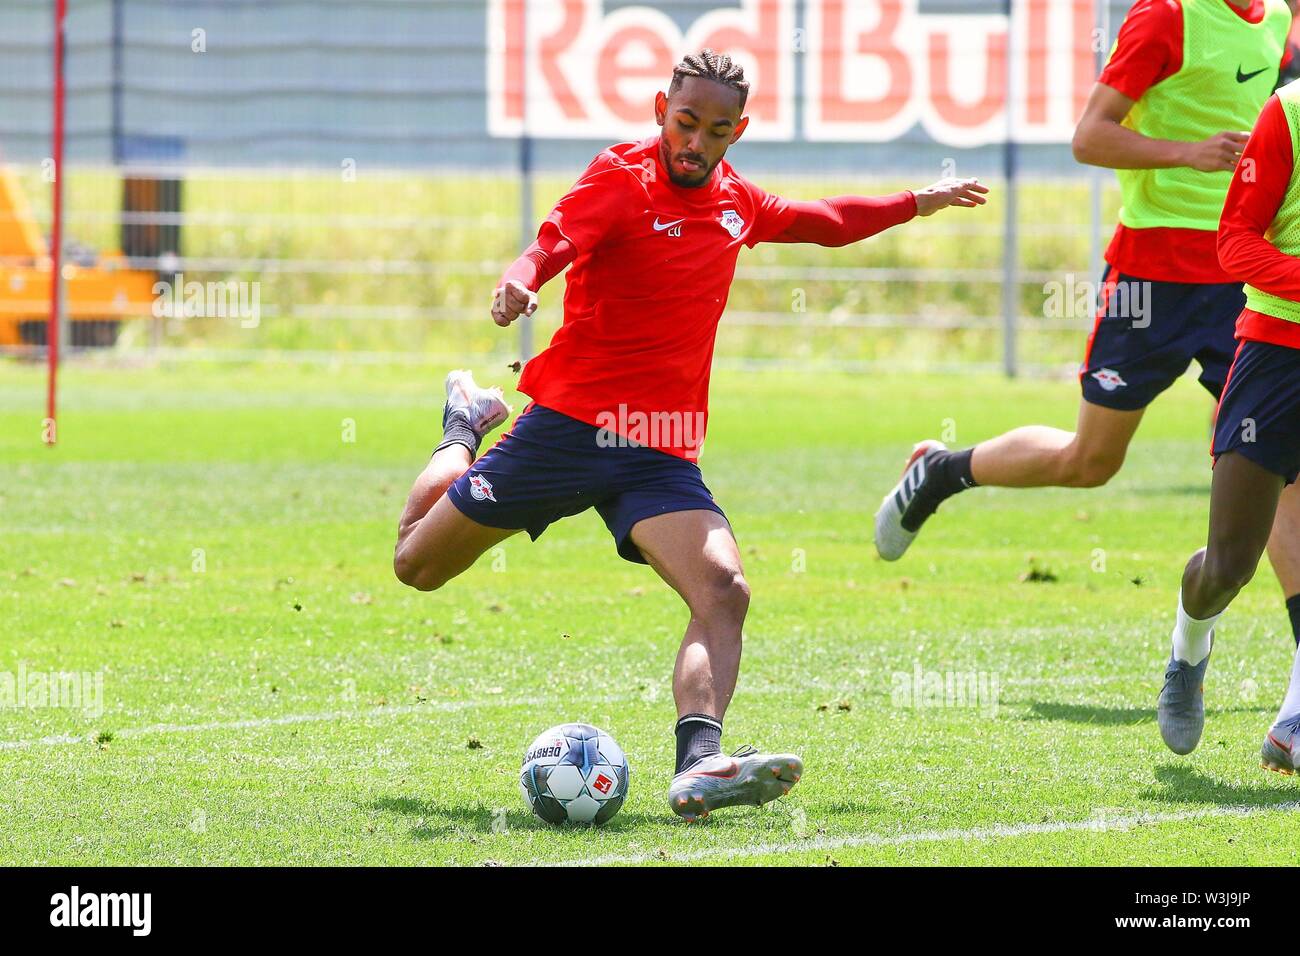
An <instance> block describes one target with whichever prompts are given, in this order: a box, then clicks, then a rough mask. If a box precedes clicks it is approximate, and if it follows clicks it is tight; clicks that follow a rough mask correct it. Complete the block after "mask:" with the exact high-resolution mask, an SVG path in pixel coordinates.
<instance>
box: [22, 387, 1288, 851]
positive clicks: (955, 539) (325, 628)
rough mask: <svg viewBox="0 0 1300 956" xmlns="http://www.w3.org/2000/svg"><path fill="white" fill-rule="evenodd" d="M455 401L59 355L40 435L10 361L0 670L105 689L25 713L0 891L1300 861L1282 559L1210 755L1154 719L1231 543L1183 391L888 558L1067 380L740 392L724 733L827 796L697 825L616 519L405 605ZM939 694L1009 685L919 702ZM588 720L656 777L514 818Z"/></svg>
mask: <svg viewBox="0 0 1300 956" xmlns="http://www.w3.org/2000/svg"><path fill="white" fill-rule="evenodd" d="M475 371H476V374H477V376H478V378H479V380H480V381H484V382H487V381H492V380H497V379H499V380H502V381H509V379H510V378H511V376H510V373H509V372H508V371H506V370H505V369H504V368H503V367H497V366H492V367H482V368H476V369H475ZM441 376H442V372H441V370H438V369H434V368H431V367H430V368H402V369H386V368H385V369H380V368H342V369H333V368H310V369H308V368H298V367H293V366H284V365H264V366H247V367H231V368H220V369H217V368H206V367H198V366H189V365H185V366H175V367H163V368H158V369H151V368H116V369H108V368H99V367H96V366H95V365H93V364H88V365H73V366H70V367H69V368H67V369H66V370H65V373H64V378H63V381H64V391H63V401H64V409H65V412H64V414H63V415H62V417H61V419H60V434H59V439H60V441H59V445H58V447H57V448H55V449H50V448H47V447H45V446H43V445H42V443H41V414H42V413H41V404H42V401H41V400H42V395H43V392H42V390H43V377H42V374H41V372H40V370H38V369H36V368H32V367H27V366H19V365H14V364H6V365H0V622H3V623H2V624H0V631H2V632H3V633H2V636H0V674H3V673H4V672H9V673H11V674H12V673H16V672H17V670H18V669H19V668H23V669H24V670H25V672H27V673H32V672H55V671H63V672H73V671H76V672H90V673H99V674H102V675H103V700H102V703H103V709H102V713H98V714H97V713H93V712H91V713H87V712H86V710H85V709H84V708H83V709H81V710H77V709H72V708H42V707H12V706H9V707H0V820H3V821H4V825H3V826H0V863H4V864H18V863H40V864H96V863H107V864H145V863H152V864H173V863H181V864H270V863H294V864H299V863H300V864H435V863H454V864H486V863H500V864H534V863H574V862H584V861H597V862H602V863H608V864H613V863H619V862H650V863H661V862H662V863H667V864H673V863H688V862H689V863H691V864H693V865H701V864H709V863H732V864H765V863H778V864H786V863H790V864H817V865H822V864H828V863H840V864H845V865H848V864H881V863H886V864H895V863H903V864H934V863H944V864H1001V863H1007V864H1171V863H1177V864H1192V863H1201V864H1241V863H1247V864H1254V863H1259V864H1263V863H1268V864H1285V863H1295V862H1296V857H1297V853H1298V851H1297V848H1296V843H1295V841H1294V840H1291V839H1289V838H1284V837H1283V836H1281V835H1282V834H1286V833H1289V832H1290V828H1291V827H1292V826H1294V825H1295V823H1296V818H1297V817H1296V814H1297V810H1296V808H1297V806H1298V805H1300V803H1298V801H1300V794H1298V793H1297V791H1296V789H1295V786H1294V784H1293V782H1292V781H1291V780H1289V779H1286V778H1282V777H1278V776H1275V775H1272V774H1268V773H1265V772H1264V771H1262V770H1260V769H1259V767H1258V763H1257V760H1256V752H1257V748H1258V745H1259V741H1260V739H1261V735H1262V734H1263V732H1264V731H1265V729H1266V728H1267V727H1268V725H1269V723H1270V721H1271V720H1272V717H1273V714H1274V711H1275V708H1276V706H1277V703H1278V701H1279V700H1280V697H1281V695H1282V693H1283V691H1284V689H1285V682H1286V679H1287V676H1288V673H1289V664H1290V660H1291V655H1292V647H1293V645H1292V642H1291V637H1290V633H1289V628H1288V626H1287V623H1286V617H1285V613H1284V611H1283V608H1282V604H1281V600H1280V596H1279V591H1278V588H1277V584H1276V581H1275V579H1274V577H1273V575H1272V572H1271V571H1270V570H1269V569H1268V568H1267V565H1264V566H1263V567H1261V570H1260V573H1259V575H1258V576H1257V578H1256V580H1255V581H1254V582H1253V583H1252V584H1251V585H1250V587H1249V588H1248V589H1247V591H1246V592H1245V594H1244V595H1243V596H1242V597H1241V599H1240V600H1239V601H1238V603H1237V604H1236V605H1234V607H1233V608H1232V609H1231V610H1230V612H1229V613H1228V615H1227V616H1226V617H1225V619H1224V622H1223V626H1222V628H1221V633H1220V635H1219V642H1218V648H1217V650H1216V654H1215V658H1214V661H1213V664H1212V666H1211V668H1210V671H1209V677H1208V681H1207V687H1206V696H1207V706H1208V712H1209V713H1208V723H1207V729H1206V735H1205V739H1204V741H1203V743H1202V746H1201V748H1200V750H1199V751H1197V752H1196V753H1195V754H1193V755H1192V756H1190V757H1184V758H1180V757H1176V756H1174V755H1173V754H1171V753H1169V752H1167V751H1166V750H1165V749H1164V747H1163V745H1162V744H1161V742H1160V738H1159V734H1158V733H1157V731H1156V727H1155V723H1154V702H1155V695H1156V692H1157V690H1158V684H1159V680H1160V675H1161V671H1162V668H1163V664H1164V661H1165V658H1166V655H1167V641H1168V634H1169V630H1170V626H1171V616H1172V609H1173V601H1174V598H1175V595H1176V593H1177V586H1178V576H1179V573H1180V571H1181V568H1182V565H1183V561H1184V559H1185V558H1186V556H1187V555H1188V554H1189V553H1190V552H1191V551H1192V550H1193V549H1194V548H1196V547H1197V546H1199V545H1200V544H1201V543H1202V542H1203V539H1204V533H1205V524H1206V505H1207V500H1208V487H1209V479H1210V470H1209V460H1208V456H1207V444H1208V427H1209V416H1210V410H1211V409H1210V403H1209V400H1208V398H1207V397H1206V396H1204V395H1203V394H1201V393H1200V392H1199V391H1198V389H1197V387H1196V386H1195V384H1194V383H1191V382H1187V381H1184V382H1181V383H1180V384H1179V385H1178V386H1177V387H1175V388H1174V389H1173V390H1172V391H1171V392H1170V393H1169V394H1167V395H1166V396H1164V397H1162V399H1161V400H1160V401H1159V403H1158V404H1157V405H1156V406H1155V408H1154V409H1153V411H1152V412H1151V413H1150V414H1149V416H1148V420H1147V421H1146V422H1145V423H1144V425H1143V428H1142V430H1141V431H1140V432H1139V437H1138V440H1137V442H1136V443H1135V445H1134V447H1133V449H1132V451H1131V453H1130V455H1129V461H1128V464H1127V465H1126V467H1125V469H1124V470H1123V472H1121V474H1120V476H1119V477H1118V478H1117V479H1116V480H1115V481H1114V482H1113V483H1112V484H1111V485H1110V486H1108V487H1106V488H1104V489H1100V490H1097V491H1065V490H1051V491H1030V492H1011V491H999V490H989V489H981V490H978V491H973V492H970V493H968V494H966V495H963V496H961V497H959V498H958V499H956V500H954V501H952V502H950V503H949V504H947V505H945V506H944V508H943V510H942V511H941V512H940V514H939V516H938V518H937V519H936V520H935V521H934V523H933V524H932V525H931V526H930V527H928V528H927V530H926V533H925V534H924V536H923V537H922V538H921V539H920V541H919V542H918V544H917V545H916V547H915V548H914V551H913V553H911V554H909V555H908V557H907V558H906V559H905V560H904V561H902V562H900V563H899V564H896V565H889V564H885V563H883V562H881V561H880V560H879V559H877V558H876V557H875V553H874V550H873V548H872V545H871V516H872V514H873V512H874V510H875V507H876V505H877V503H878V500H879V498H880V496H881V494H883V492H884V490H885V489H886V488H888V487H889V486H890V485H891V484H892V482H893V481H894V480H895V477H896V475H897V473H898V469H899V467H900V465H901V462H902V459H903V457H904V456H905V455H906V453H907V451H908V450H909V449H910V447H911V442H912V441H914V440H916V439H919V438H922V437H927V436H937V435H939V434H940V433H941V432H942V431H943V430H944V429H945V428H947V429H948V430H949V431H950V432H951V431H955V441H956V444H959V445H965V444H969V443H972V442H974V441H977V440H979V439H981V438H984V437H987V436H989V435H991V434H994V433H996V432H998V431H1000V430H1002V429H1005V428H1007V427H1010V426H1013V425H1016V424H1021V423H1024V422H1026V421H1029V420H1031V419H1032V420H1035V421H1041V422H1045V423H1054V424H1057V425H1062V426H1067V427H1068V426H1069V425H1070V424H1071V423H1072V422H1073V417H1074V412H1075V408H1076V403H1077V388H1076V386H1075V385H1073V384H1072V383H1071V382H1069V381H1017V382H1007V381H1003V380H1001V379H993V378H955V379H954V378H948V379H943V378H937V377H936V378H925V377H907V378H902V377H895V378H881V377H864V376H857V377H854V376H838V377H836V376H831V377H821V378H818V379H816V380H811V379H809V378H807V377H802V376H797V375H794V374H786V373H771V374H763V375H742V374H738V373H727V374H722V373H720V374H718V375H717V376H716V377H715V380H714V383H713V417H712V420H711V428H710V438H709V442H708V444H707V446H706V448H705V454H704V457H703V459H702V466H703V468H704V472H705V478H706V480H707V481H708V483H709V486H710V488H711V489H712V490H713V492H714V494H715V495H716V497H717V498H718V500H719V502H720V503H721V504H722V505H723V506H724V507H725V508H726V510H727V511H728V513H729V515H730V517H731V519H732V522H733V524H734V526H735V529H736V531H737V534H738V536H739V540H740V544H741V550H742V553H743V554H744V556H745V561H746V566H747V567H746V570H747V574H748V577H749V580H750V584H751V586H752V589H753V594H754V598H753V604H752V609H751V612H750V617H749V620H748V625H747V628H746V648H745V657H744V661H743V665H742V671H741V681H740V687H739V690H738V693H737V695H736V698H735V701H734V704H733V705H732V709H731V711H730V713H729V714H728V715H727V721H726V734H725V736H724V740H723V743H724V745H728V746H730V747H735V746H739V745H740V744H743V743H755V744H758V745H760V746H764V747H767V748H781V749H785V748H790V749H793V750H796V751H798V752H800V753H802V755H803V757H804V760H805V762H806V765H807V771H806V774H805V776H804V779H803V781H802V782H801V783H800V784H799V786H798V787H797V788H795V790H794V791H793V792H792V794H791V795H790V797H789V798H787V799H786V800H783V801H778V802H777V803H776V804H772V805H770V806H768V807H764V808H761V809H749V808H745V809H737V810H732V811H730V812H719V813H717V814H715V815H714V816H713V817H712V818H711V819H710V820H708V821H707V822H706V823H704V824H703V825H698V826H688V825H684V824H681V823H679V822H678V821H677V820H676V819H675V818H674V817H673V816H672V815H671V814H670V813H669V811H668V809H667V806H666V803H665V788H666V784H667V781H668V776H669V773H670V770H671V760H672V736H671V727H672V722H673V719H674V710H673V703H672V697H671V692H670V688H669V683H668V681H669V673H670V669H671V667H672V661H673V656H674V654H675V651H676V649H677V643H678V640H679V637H680V633H681V630H682V628H683V626H684V624H685V622H686V614H685V611H684V609H683V608H682V607H681V606H680V604H679V602H678V600H677V598H676V597H675V596H674V595H673V594H672V593H671V592H669V591H668V589H667V588H666V587H665V586H664V585H663V584H661V583H660V582H659V581H658V580H657V579H656V578H655V577H654V576H653V574H652V572H650V571H649V570H648V569H646V568H643V567H639V566H633V565H631V564H627V563H625V562H622V561H620V560H618V559H617V557H616V556H615V553H614V550H613V545H612V543H611V541H610V540H609V538H608V536H607V534H606V532H605V530H604V528H603V526H602V525H601V523H600V521H599V519H598V518H597V517H596V516H595V515H594V514H591V513H588V514H587V515H583V516H581V517H578V518H575V519H571V520H568V521H565V522H562V523H560V524H559V525H556V526H554V527H553V528H552V529H551V530H550V531H548V532H547V533H546V535H545V536H544V537H543V538H542V539H541V540H540V541H539V542H537V543H535V544H534V543H530V542H529V541H528V540H527V539H526V537H517V538H513V539H511V540H510V541H508V542H507V543H506V544H505V545H504V547H503V548H502V550H501V551H500V552H499V553H497V554H495V555H494V556H492V557H490V558H489V559H487V560H485V561H484V562H482V563H481V564H480V565H479V566H477V567H475V568H474V569H472V570H471V571H470V572H469V573H467V574H466V575H465V576H464V577H462V578H461V579H459V580H457V581H455V582H453V583H452V584H451V585H450V586H449V587H447V588H446V589H444V590H443V591H441V592H438V593H436V594H432V595H427V594H420V593H417V592H415V591H411V590H408V589H405V588H403V587H401V586H400V585H399V584H398V583H397V582H396V580H395V579H394V578H393V576H392V572H391V566H390V559H391V552H392V542H393V536H394V529H395V524H396V519H397V515H398V512H399V509H400V507H401V504H402V501H403V499H404V496H405V493H406V491H407V488H408V486H409V483H410V481H411V480H412V478H413V477H414V475H415V474H416V472H417V471H418V470H419V468H420V467H421V466H422V465H423V463H424V461H425V460H426V458H427V455H428V452H429V450H430V449H431V448H432V446H433V445H434V443H435V441H436V439H437V437H438V434H439V409H440V407H441V402H442V399H441ZM515 400H516V407H520V406H519V404H518V396H515ZM349 437H354V438H355V440H353V441H348V440H346V439H347V438H349ZM918 668H919V669H920V670H921V671H922V673H923V674H929V673H934V674H938V675H941V676H943V675H947V674H960V675H974V676H975V677H976V678H977V679H980V680H983V681H984V682H985V684H984V686H985V687H986V688H992V687H993V686H994V684H993V682H996V694H990V696H987V697H984V698H983V699H980V700H977V701H976V702H975V706H970V705H969V703H967V704H962V702H960V701H954V702H952V704H951V705H948V702H946V701H939V700H935V699H933V698H930V699H928V700H923V703H925V704H927V706H921V707H917V706H909V702H908V701H906V700H904V699H903V698H902V697H901V696H900V693H899V688H900V687H903V686H907V685H906V684H902V683H900V682H902V681H904V680H905V679H910V678H911V677H912V676H913V675H914V674H915V673H916V671H917V669H918ZM940 704H943V705H942V706H940ZM92 709H93V708H92ZM565 720H586V721H590V722H592V723H595V724H598V725H599V726H601V727H604V728H605V729H607V730H608V731H610V732H611V733H612V734H613V735H614V736H615V737H616V738H617V739H618V740H619V742H620V743H621V744H622V745H623V746H624V748H625V749H626V750H627V752H628V754H629V757H630V759H631V762H632V767H633V771H632V772H633V776H632V786H631V794H630V797H629V800H628V803H627V804H626V806H625V807H624V809H623V811H622V812H621V813H620V815H619V816H618V817H617V818H616V819H615V820H614V821H613V823H612V824H610V825H609V826H607V827H605V828H603V829H599V830H588V829H552V828H550V827H547V826H546V825H544V824H542V823H540V822H539V821H536V820H534V819H533V818H532V816H531V814H530V813H529V812H528V811H527V809H526V808H525V806H524V804H523V801H522V800H521V798H520V795H519V792H518V787H517V784H516V773H517V769H518V765H519V760H520V757H521V754H522V751H523V748H524V747H525V745H526V744H527V743H528V742H529V741H530V740H531V739H532V737H533V736H534V735H536V734H537V733H539V732H540V731H541V730H542V729H544V728H545V727H547V726H549V725H551V724H553V723H557V722H560V721H565ZM1171 848H1176V849H1177V855H1176V856H1173V855H1171V852H1172V851H1171Z"/></svg>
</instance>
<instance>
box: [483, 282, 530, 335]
mask: <svg viewBox="0 0 1300 956" xmlns="http://www.w3.org/2000/svg"><path fill="white" fill-rule="evenodd" d="M536 311H537V293H536V292H534V291H533V290H532V289H530V288H528V287H527V286H526V285H524V284H523V283H522V282H520V281H519V280H517V279H511V280H510V281H509V282H507V283H505V284H504V285H502V286H500V287H499V288H498V289H497V290H496V292H494V293H492V321H493V322H495V323H496V324H497V325H499V326H501V327H502V328H505V327H506V326H507V325H509V324H510V323H511V322H513V321H514V320H515V319H517V318H519V316H521V315H532V314H533V313H534V312H536Z"/></svg>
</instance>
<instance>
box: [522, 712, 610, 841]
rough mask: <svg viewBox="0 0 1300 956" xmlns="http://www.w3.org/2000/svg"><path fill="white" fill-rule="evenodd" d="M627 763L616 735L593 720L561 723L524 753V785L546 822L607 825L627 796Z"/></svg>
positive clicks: (535, 810) (528, 798)
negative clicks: (597, 725) (590, 722)
mask: <svg viewBox="0 0 1300 956" xmlns="http://www.w3.org/2000/svg"><path fill="white" fill-rule="evenodd" d="M627 784H628V766H627V757H625V756H623V750H622V748H621V747H619V745H618V744H616V743H615V742H614V738H613V737H611V736H610V735H609V734H607V733H605V732H604V731H603V730H597V729H596V728H595V727H593V726H591V725H590V724H560V725H559V726H557V727H552V728H551V729H550V730H548V731H546V732H545V733H544V734H542V735H541V736H539V737H538V738H537V739H536V740H534V741H533V742H532V744H531V745H530V746H529V747H528V750H527V751H525V752H524V764H523V767H522V768H521V769H520V771H519V789H520V791H521V792H522V793H523V795H524V800H525V801H526V802H527V803H528V806H529V807H530V808H531V809H532V811H533V813H535V814H537V815H538V816H539V817H541V818H542V819H543V820H545V821H546V822H547V823H557V824H558V823H592V824H600V823H608V822H609V821H610V820H612V819H613V817H614V814H616V813H618V808H619V807H621V806H622V805H623V800H624V799H626V797H627Z"/></svg>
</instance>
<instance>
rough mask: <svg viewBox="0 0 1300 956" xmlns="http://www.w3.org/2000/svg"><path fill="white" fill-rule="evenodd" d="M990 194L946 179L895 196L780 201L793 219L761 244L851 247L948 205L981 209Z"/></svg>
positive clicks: (974, 182) (976, 182) (981, 187)
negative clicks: (782, 243)
mask: <svg viewBox="0 0 1300 956" xmlns="http://www.w3.org/2000/svg"><path fill="white" fill-rule="evenodd" d="M987 193H988V187H987V186H984V185H982V184H981V183H980V181H979V180H977V179H941V180H940V181H939V182H937V183H935V184H934V185H932V186H926V187H925V188H924V189H918V190H916V191H911V190H905V191H904V192H901V193H894V194H893V195H892V196H832V197H830V198H828V199H816V200H813V201H811V202H808V201H804V200H781V202H782V203H783V205H784V207H785V209H786V210H787V211H788V213H789V214H790V216H791V217H792V218H790V220H789V224H788V225H786V226H785V228H784V229H783V230H782V231H781V232H780V233H779V234H778V235H776V236H773V237H772V238H771V239H765V240H762V241H767V242H811V243H816V244H817V245H819V246H847V245H849V244H850V243H853V242H860V241H861V240H863V239H867V238H869V237H871V236H874V235H876V233H879V232H884V231H885V230H886V229H890V228H892V227H894V226H898V225H902V224H903V223H905V222H907V221H909V220H910V219H912V218H914V217H916V216H929V215H933V214H934V213H936V212H938V211H939V210H940V209H943V208H945V207H947V206H982V205H983V204H984V203H985V202H987V200H986V199H985V198H984V196H985V194H987Z"/></svg>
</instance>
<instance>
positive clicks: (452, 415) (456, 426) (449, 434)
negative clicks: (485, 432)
mask: <svg viewBox="0 0 1300 956" xmlns="http://www.w3.org/2000/svg"><path fill="white" fill-rule="evenodd" d="M482 441H483V439H482V438H481V437H479V434H478V432H476V431H474V428H473V427H472V426H471V425H470V423H469V419H468V418H466V417H465V414H464V413H463V412H461V411H455V412H453V411H451V409H448V410H447V411H445V412H443V414H442V443H441V444H439V445H438V447H437V448H435V449H434V450H433V453H434V454H435V455H436V454H438V452H440V451H442V450H443V449H444V448H446V447H447V446H448V445H464V446H465V447H466V448H468V449H469V456H470V457H471V458H474V457H476V456H477V455H478V446H479V444H480V443H481V442H482Z"/></svg>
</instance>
